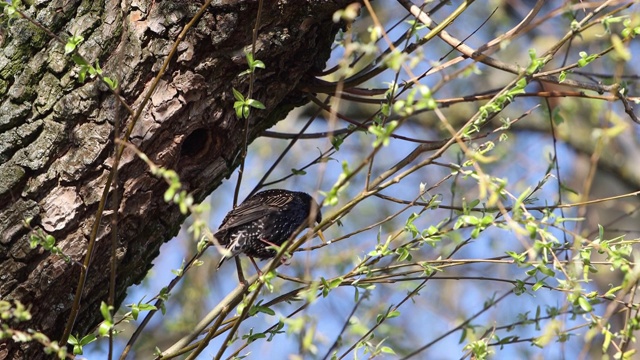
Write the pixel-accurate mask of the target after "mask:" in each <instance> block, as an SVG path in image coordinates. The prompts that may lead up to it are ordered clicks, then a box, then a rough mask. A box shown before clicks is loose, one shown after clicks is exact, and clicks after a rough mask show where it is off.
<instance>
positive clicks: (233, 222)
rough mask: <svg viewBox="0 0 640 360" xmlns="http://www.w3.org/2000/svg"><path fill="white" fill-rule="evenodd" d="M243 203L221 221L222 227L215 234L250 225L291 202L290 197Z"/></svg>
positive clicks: (291, 198)
mask: <svg viewBox="0 0 640 360" xmlns="http://www.w3.org/2000/svg"><path fill="white" fill-rule="evenodd" d="M251 200H252V199H249V201H245V202H243V203H242V204H240V205H239V206H237V207H236V208H235V209H233V210H231V211H230V212H229V214H227V216H226V217H225V218H224V220H223V221H222V225H220V228H219V229H218V231H217V233H221V232H223V231H227V230H229V229H231V228H234V227H237V226H241V225H244V224H248V223H251V222H253V221H256V220H258V219H260V218H262V217H265V216H267V215H269V214H271V213H275V212H278V211H280V210H281V209H282V207H284V206H285V205H286V204H288V203H290V202H291V201H292V200H293V197H292V196H277V197H267V198H266V199H259V200H258V199H253V200H254V201H251Z"/></svg>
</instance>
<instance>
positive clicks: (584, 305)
mask: <svg viewBox="0 0 640 360" xmlns="http://www.w3.org/2000/svg"><path fill="white" fill-rule="evenodd" d="M578 305H580V307H581V308H582V310H584V311H586V312H590V311H591V310H593V307H592V306H591V303H590V302H589V300H587V299H585V298H584V297H582V296H580V297H578Z"/></svg>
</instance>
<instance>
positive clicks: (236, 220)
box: [215, 189, 322, 267]
mask: <svg viewBox="0 0 640 360" xmlns="http://www.w3.org/2000/svg"><path fill="white" fill-rule="evenodd" d="M312 205H313V206H315V207H316V209H317V215H316V218H315V221H316V222H318V223H319V222H320V221H322V215H321V214H320V208H319V206H318V203H316V201H315V200H314V199H313V198H312V197H311V196H310V195H309V194H307V193H304V192H296V191H289V190H282V189H274V190H265V191H262V192H259V193H257V194H255V195H253V196H251V197H250V198H248V199H247V200H245V201H244V202H243V203H242V204H240V205H239V206H237V207H235V208H234V209H233V210H231V211H230V212H229V213H228V214H227V216H225V218H224V220H222V225H220V228H219V229H218V232H216V234H215V237H216V239H218V241H219V242H220V245H222V246H224V247H226V248H227V249H229V250H230V251H231V254H229V255H228V256H227V257H223V258H222V259H221V260H220V263H219V264H218V267H220V266H221V265H222V263H223V262H224V261H225V260H226V259H229V258H232V257H234V256H237V255H238V254H240V253H244V254H246V255H248V256H250V257H256V258H259V259H267V258H270V257H274V256H275V255H276V251H275V250H273V249H272V248H269V246H270V245H269V243H271V244H274V245H278V246H279V245H282V243H284V242H285V241H286V240H287V239H289V237H290V236H291V234H293V232H294V231H295V230H296V229H297V228H298V227H299V226H300V225H302V224H303V223H304V222H305V221H307V220H308V219H309V213H310V212H311V206H312Z"/></svg>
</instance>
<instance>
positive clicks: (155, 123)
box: [0, 0, 352, 359]
mask: <svg viewBox="0 0 640 360" xmlns="http://www.w3.org/2000/svg"><path fill="white" fill-rule="evenodd" d="M350 2H352V1H349V0H340V1H323V0H306V1H301V0H296V1H289V2H282V1H275V0H265V1H264V6H263V10H262V17H261V19H260V30H259V33H258V39H257V43H256V55H255V58H256V59H259V60H262V61H263V62H264V63H265V65H266V69H258V71H257V72H256V80H255V84H254V91H253V95H252V98H254V99H257V100H259V101H261V102H262V103H263V104H264V105H265V106H266V108H267V110H256V109H253V110H252V112H251V116H250V120H249V139H250V140H251V139H254V138H255V137H256V136H258V135H259V134H260V133H261V132H262V131H263V130H264V129H266V128H268V127H270V126H272V125H273V124H274V123H275V122H277V121H278V120H280V119H282V118H283V117H284V116H285V115H286V114H287V112H288V111H289V110H290V109H292V108H293V107H294V106H298V105H301V104H303V103H304V102H306V100H305V98H304V94H303V93H301V92H300V91H297V90H296V89H297V86H298V85H299V83H300V82H301V81H304V79H305V77H306V76H309V75H310V74H312V73H313V72H317V71H319V70H321V69H322V67H323V66H324V63H325V61H326V60H327V58H328V56H329V54H330V45H331V44H332V41H333V38H334V36H335V34H336V32H337V31H338V25H336V24H334V23H333V22H332V19H331V18H332V14H333V13H334V12H335V11H336V10H338V9H340V8H342V7H344V6H346V5H347V4H348V3H350ZM214 3H216V4H217V5H212V6H210V7H209V8H208V9H207V10H206V12H205V13H204V15H203V16H202V18H201V19H200V20H199V22H198V23H197V25H196V26H194V28H192V29H191V30H189V32H188V33H187V34H186V37H185V39H184V41H183V42H182V43H181V44H180V46H179V47H178V53H176V55H175V56H174V57H173V60H172V61H171V62H170V64H169V67H168V69H167V71H166V73H165V75H164V76H163V77H162V79H161V81H160V83H159V86H158V88H157V90H156V91H155V92H154V94H153V96H152V98H151V102H150V104H147V106H146V107H145V109H144V111H143V113H142V116H141V118H140V120H139V121H138V123H137V124H136V126H135V128H134V130H133V133H132V137H131V142H132V143H133V144H134V145H135V146H136V147H138V148H139V149H140V150H141V151H143V152H144V153H145V154H147V155H148V157H149V158H150V159H151V161H153V162H154V163H155V164H157V165H159V166H162V167H165V168H168V169H173V170H175V171H176V172H177V173H178V175H179V176H180V179H181V182H182V184H183V186H184V187H185V189H186V190H187V191H189V192H191V193H192V194H194V196H195V198H196V199H197V200H202V199H203V198H204V197H205V196H206V195H207V194H209V193H210V192H211V191H212V190H213V189H215V188H216V187H217V186H218V185H219V184H220V182H221V181H222V179H223V178H225V177H228V176H229V175H230V174H231V172H232V171H233V169H234V168H235V167H236V166H237V165H238V164H239V161H240V156H239V154H240V153H241V148H242V142H243V127H244V121H242V120H238V119H237V118H236V116H235V112H234V109H233V104H234V101H235V100H234V96H233V93H232V90H231V89H232V88H235V89H237V90H238V91H239V92H241V93H243V94H245V95H246V94H247V92H248V83H249V81H248V76H242V77H239V76H238V74H240V73H241V72H242V71H244V70H246V69H247V63H246V60H245V56H244V52H243V49H245V48H246V49H250V48H251V47H250V46H251V43H252V31H253V27H254V25H255V23H256V16H257V13H258V1H248V0H247V1H241V0H236V1H214ZM200 6H201V5H199V4H192V3H186V2H184V3H179V2H173V1H161V0H156V1H155V2H153V1H147V0H137V1H133V2H128V1H125V2H121V1H114V0H106V1H104V2H92V1H79V0H69V1H59V0H55V1H51V2H40V1H36V2H34V3H33V5H32V6H30V7H29V8H27V9H24V12H25V14H26V15H28V16H29V17H31V18H32V19H35V20H36V21H38V22H39V23H41V24H42V25H43V26H44V27H46V28H47V29H49V30H51V31H52V32H53V33H54V34H57V35H59V36H60V37H62V38H63V39H67V38H68V37H69V35H70V34H71V35H82V36H83V37H84V41H83V42H82V43H80V45H79V46H78V49H77V52H78V53H79V54H81V55H82V56H84V57H85V58H86V59H88V60H89V61H90V62H91V63H92V64H95V63H96V62H99V64H100V66H101V68H102V69H103V73H104V75H105V76H108V77H110V78H112V79H117V80H118V82H119V84H120V86H121V89H120V94H121V96H122V97H123V98H124V100H125V101H126V102H127V103H128V104H129V105H130V106H131V107H132V108H134V109H136V108H137V107H138V106H139V104H140V103H141V102H142V98H143V97H144V95H145V93H146V92H147V90H148V89H149V87H150V84H151V82H152V80H153V78H154V76H155V74H156V73H157V72H158V71H159V69H160V67H161V65H162V63H163V61H164V60H165V59H166V56H167V54H168V53H169V51H170V49H171V47H172V44H173V42H174V40H175V39H176V37H177V35H178V34H179V33H180V31H181V30H182V29H183V27H184V26H185V24H187V23H188V22H189V21H190V20H191V19H192V17H193V16H194V14H195V13H196V12H197V11H198V9H199V7H200ZM4 25H6V27H4V28H0V31H2V32H1V33H0V43H1V47H2V53H1V54H0V95H1V104H0V297H1V299H3V300H19V301H21V302H22V303H23V304H28V305H29V306H31V314H32V316H33V317H32V319H31V320H30V321H28V322H23V323H19V324H9V325H10V326H12V327H14V328H19V329H27V328H33V329H35V330H39V331H42V332H44V333H45V334H46V335H48V336H49V337H50V338H51V340H58V339H59V338H60V336H61V335H62V333H63V330H64V328H65V323H66V321H67V318H68V317H69V314H70V309H71V306H72V303H73V298H74V294H75V291H76V287H77V286H78V278H79V274H80V266H79V265H78V263H82V261H83V259H84V256H85V253H86V249H87V243H88V240H89V233H90V231H91V227H92V225H93V223H94V219H95V214H96V210H97V207H98V203H99V201H100V197H101V194H102V191H103V189H104V186H105V181H106V178H107V176H108V174H109V172H110V171H111V164H113V156H114V148H115V146H114V141H113V139H114V134H116V132H115V130H116V129H115V126H118V133H119V134H122V133H123V131H124V129H125V128H126V126H127V125H128V123H129V121H131V119H130V117H129V116H128V113H127V112H126V111H125V110H123V109H122V108H121V107H120V106H119V105H118V102H117V101H116V99H115V97H114V95H112V94H111V93H110V92H109V91H108V90H107V87H106V86H105V85H104V84H102V83H100V81H99V80H97V79H87V81H86V82H85V83H84V84H81V83H80V82H79V81H78V79H77V77H78V66H77V65H75V64H74V62H73V61H72V60H71V57H70V56H67V55H65V54H64V45H62V44H60V43H58V42H56V41H54V40H53V39H52V38H51V37H49V36H48V35H47V34H46V33H45V32H44V31H43V30H42V29H40V28H38V27H37V26H35V25H34V24H32V23H30V22H29V21H28V20H27V19H24V18H21V17H19V18H15V19H12V20H11V21H10V22H8V21H6V20H5V24H4ZM117 124H118V125H117ZM117 183H118V187H119V191H118V193H119V196H120V197H121V201H120V205H119V209H118V215H117V217H118V229H117V236H118V241H119V244H118V249H117V261H118V263H117V284H116V298H117V301H116V302H117V303H118V304H119V303H120V302H121V301H122V300H123V299H124V297H125V292H126V289H127V287H128V286H129V285H131V284H135V283H138V282H140V281H141V280H142V279H143V278H144V276H145V274H146V273H147V271H148V270H149V268H150V267H151V262H152V261H153V259H154V258H155V257H156V256H157V255H158V249H159V248H160V246H161V245H162V243H163V242H165V241H167V240H169V239H171V237H172V236H174V235H175V234H176V233H177V232H178V229H179V227H180V224H181V223H182V221H183V220H184V216H183V215H181V214H180V212H179V210H178V208H177V206H175V205H173V204H170V203H167V202H165V201H164V200H163V196H162V194H163V192H164V190H165V189H166V188H167V185H166V183H165V182H164V181H163V180H162V179H159V178H157V177H155V176H153V175H152V174H151V173H150V172H149V168H148V166H147V165H146V164H145V163H144V162H143V161H141V160H140V159H139V158H138V157H137V156H135V155H134V153H133V152H132V151H130V150H126V151H125V153H124V156H123V158H122V161H121V163H120V166H119V170H118V174H117ZM111 194H113V191H111ZM107 204H109V203H107ZM111 216H113V215H109V213H108V212H107V213H106V215H105V216H104V217H103V218H102V222H101V226H100V230H99V234H98V237H97V242H96V248H95V252H94V254H95V255H94V257H93V260H92V263H91V266H90V269H89V273H88V278H87V280H86V284H85V286H84V292H83V297H82V301H81V308H80V312H79V315H78V318H77V321H76V322H75V327H74V330H73V333H74V334H84V333H86V332H88V331H90V330H91V329H93V328H94V327H95V326H96V325H97V324H98V323H99V322H100V321H101V320H102V318H101V315H100V311H99V306H100V303H101V302H102V301H105V302H106V301H107V294H108V288H109V271H110V270H109V268H110V265H109V253H110V244H111V240H110V239H111V238H110V236H111V231H112V230H111ZM27 218H32V219H33V220H32V221H31V225H32V227H33V228H34V229H36V230H38V229H41V230H43V231H44V233H45V234H49V235H52V236H54V237H55V239H56V243H57V245H58V246H59V247H60V248H61V249H62V251H63V252H64V253H65V254H66V255H69V256H71V258H72V259H73V261H72V262H66V261H65V260H64V259H63V258H62V257H61V256H58V255H52V254H51V253H50V252H48V251H44V250H43V249H42V247H38V248H36V249H31V248H30V246H29V235H30V231H29V230H28V229H27V228H26V227H25V226H24V225H23V220H24V219H27ZM74 262H77V263H74ZM44 357H45V355H44V353H43V352H42V347H41V346H40V345H39V344H37V343H35V342H30V343H26V344H16V343H13V342H5V343H0V358H28V359H38V358H44Z"/></svg>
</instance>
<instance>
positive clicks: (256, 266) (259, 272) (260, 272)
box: [249, 256, 262, 276]
mask: <svg viewBox="0 0 640 360" xmlns="http://www.w3.org/2000/svg"><path fill="white" fill-rule="evenodd" d="M249 260H251V262H252V263H253V266H255V268H256V271H257V272H258V276H262V271H260V267H259V266H258V264H256V261H255V260H254V259H253V256H249Z"/></svg>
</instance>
